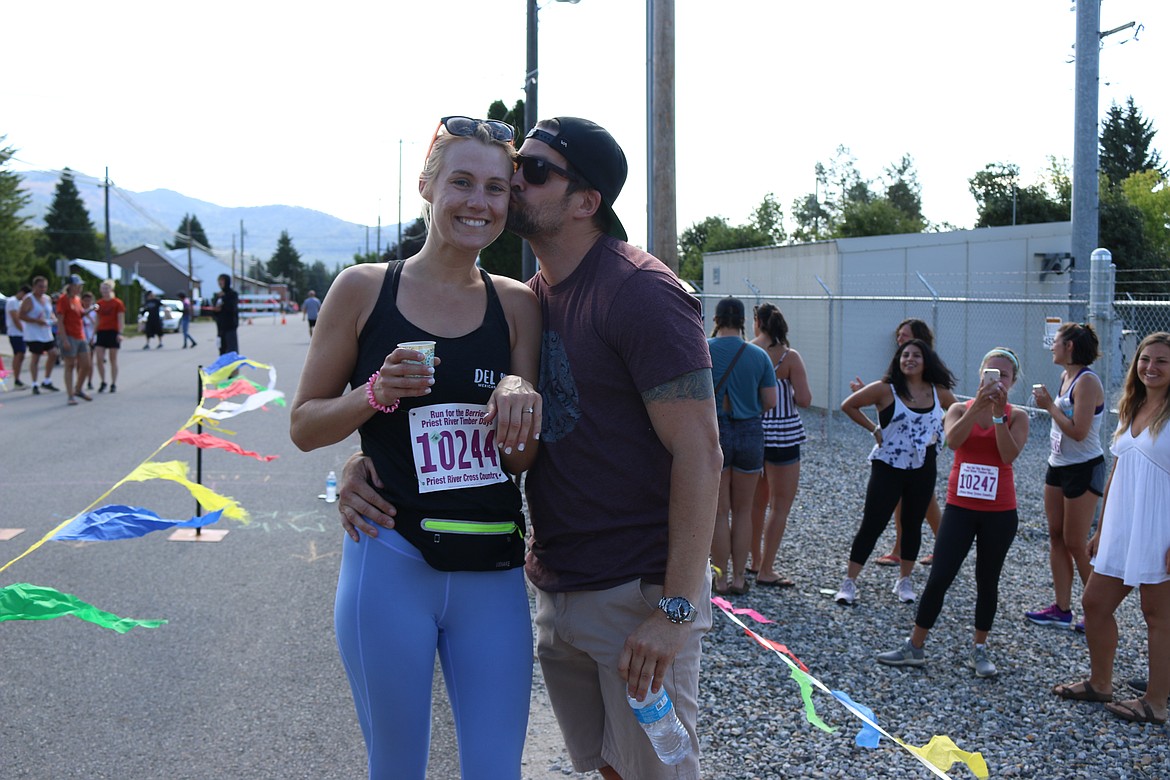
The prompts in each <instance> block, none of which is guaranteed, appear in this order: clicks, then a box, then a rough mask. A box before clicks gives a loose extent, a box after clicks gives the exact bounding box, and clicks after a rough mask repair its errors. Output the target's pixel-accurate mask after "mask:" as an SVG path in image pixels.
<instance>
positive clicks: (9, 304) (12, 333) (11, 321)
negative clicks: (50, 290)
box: [4, 284, 32, 387]
mask: <svg viewBox="0 0 1170 780" xmlns="http://www.w3.org/2000/svg"><path fill="white" fill-rule="evenodd" d="M31 292H32V287H29V286H28V285H27V284H22V285H21V286H20V289H19V290H17V291H16V295H13V296H11V297H10V298H8V300H6V301H4V317H5V318H6V319H7V320H8V343H9V345H10V346H11V347H12V379H13V385H14V386H15V387H24V382H21V381H20V369H21V367H22V366H23V365H24V353H25V352H26V351H27V350H28V348H27V347H26V346H25V343H24V321H23V320H21V318H20V305H21V304H22V303H24V299H25V298H26V297H27V296H28V294H29V293H31Z"/></svg>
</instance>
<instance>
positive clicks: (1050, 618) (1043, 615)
mask: <svg viewBox="0 0 1170 780" xmlns="http://www.w3.org/2000/svg"><path fill="white" fill-rule="evenodd" d="M1024 617H1026V618H1027V619H1028V620H1030V621H1032V622H1033V623H1035V624H1036V625H1038V626H1056V627H1057V628H1072V612H1071V611H1065V610H1063V609H1061V608H1060V607H1058V606H1056V604H1051V605H1049V606H1047V607H1045V608H1044V609H1040V610H1037V611H1035V612H1025V613H1024Z"/></svg>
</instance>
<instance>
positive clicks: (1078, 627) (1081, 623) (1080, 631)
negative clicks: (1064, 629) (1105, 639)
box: [1073, 620, 1085, 634]
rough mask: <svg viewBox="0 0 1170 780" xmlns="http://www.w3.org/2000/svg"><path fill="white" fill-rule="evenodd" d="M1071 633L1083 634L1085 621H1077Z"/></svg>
mask: <svg viewBox="0 0 1170 780" xmlns="http://www.w3.org/2000/svg"><path fill="white" fill-rule="evenodd" d="M1073 631H1076V632H1077V633H1078V634H1083V633H1085V621H1083V620H1078V621H1077V624H1076V625H1075V626H1073Z"/></svg>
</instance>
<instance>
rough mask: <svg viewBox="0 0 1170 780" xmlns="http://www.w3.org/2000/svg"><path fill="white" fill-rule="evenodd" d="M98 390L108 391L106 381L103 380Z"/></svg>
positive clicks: (100, 391)
mask: <svg viewBox="0 0 1170 780" xmlns="http://www.w3.org/2000/svg"><path fill="white" fill-rule="evenodd" d="M98 392H99V393H104V392H106V383H105V382H102V384H101V386H100V387H98Z"/></svg>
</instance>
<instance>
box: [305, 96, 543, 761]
mask: <svg viewBox="0 0 1170 780" xmlns="http://www.w3.org/2000/svg"><path fill="white" fill-rule="evenodd" d="M513 139H514V131H513V129H512V128H511V127H510V126H509V125H507V124H505V123H503V122H498V121H495V120H484V119H471V118H468V117H444V118H443V119H442V120H440V122H439V126H438V127H437V128H436V130H435V136H434V138H433V139H432V141H431V147H430V149H429V150H428V152H427V158H426V162H425V163H424V165H423V170H422V173H421V174H420V175H419V192H420V194H421V195H422V197H423V199H424V200H425V201H426V203H427V206H426V207H425V212H424V217H425V218H426V219H427V222H428V227H429V230H428V232H427V238H426V242H425V244H424V245H423V248H422V250H421V251H420V252H419V253H418V254H417V255H415V256H414V257H411V258H410V259H409V260H406V261H404V262H393V263H362V264H359V265H354V266H350V267H349V268H346V269H345V270H344V271H342V272H341V274H340V275H338V277H337V279H336V281H334V283H333V286H332V288H331V289H330V291H329V296H328V298H327V299H326V300H325V303H324V304H323V305H322V307H321V311H320V315H319V318H318V320H317V325H316V328H315V332H314V334H313V339H312V342H311V343H310V345H309V352H308V356H307V357H306V359H305V366H304V370H303V371H302V373H301V381H300V385H299V386H298V387H297V393H296V398H295V399H294V401H293V406H292V414H291V418H292V424H291V433H292V439H293V441H294V442H295V443H296V444H297V446H298V447H300V448H301V449H303V450H311V449H316V448H318V447H324V446H328V445H330V444H334V443H336V442H339V441H341V440H343V439H345V438H346V437H348V436H349V435H350V434H352V433H353V432H354V431H355V430H357V431H358V432H360V434H361V444H362V451H363V452H365V453H366V455H368V456H369V458H370V460H371V462H372V464H373V467H374V471H375V473H376V475H377V477H380V478H381V479H380V480H378V483H377V487H378V488H379V492H380V493H382V495H383V497H384V498H386V499H387V500H388V501H390V502H391V503H392V504H393V505H394V506H395V507H397V514H396V515H395V518H394V527H393V528H392V529H389V528H385V529H382V530H381V532H380V533H377V535H376V536H375V535H373V534H371V535H370V536H369V537H368V538H361V537H360V535H358V534H357V532H356V531H355V532H353V534H352V538H353V543H346V544H343V545H342V547H343V551H342V560H341V572H340V575H339V577H338V583H337V596H336V601H335V605H334V624H335V627H336V631H337V643H338V647H339V649H340V651H341V658H342V661H343V663H344V665H345V670H346V674H347V675H348V677H349V682H350V687H351V689H352V691H353V697H354V703H355V705H356V708H357V714H358V721H359V722H360V724H361V727H362V734H363V736H364V737H365V741H366V750H367V754H368V758H369V776H370V777H371V778H375V777H377V778H390V777H393V778H410V779H411V780H423V778H424V776H425V774H426V767H427V758H428V754H429V748H430V745H429V741H430V721H431V687H432V677H433V675H434V663H435V655H436V653H437V654H438V656H439V659H440V661H441V662H442V666H443V674H444V677H445V679H446V682H447V690H448V691H449V692H450V697H451V709H452V712H453V714H454V717H455V722H456V731H457V734H458V738H459V752H460V758H461V762H460V764H461V768H462V775H463V777H464V778H465V779H466V778H485V779H486V778H491V779H492V780H496V778H509V779H510V780H519V778H520V763H521V757H522V754H523V747H524V737H525V733H526V731H527V723H528V708H529V698H530V691H531V681H532V657H533V655H532V627H531V620H530V617H529V610H528V595H527V592H526V590H525V584H524V572H523V563H524V516H523V513H522V511H521V499H520V492H519V490H518V488H517V487H516V485H515V483H514V481H513V480H512V479H510V478H509V475H512V474H517V473H519V472H521V471H523V470H524V469H526V468H528V466H529V465H531V463H532V460H533V458H534V457H535V454H536V441H537V438H538V437H539V433H540V420H541V402H540V396H539V395H537V394H536V393H534V392H527V393H526V392H523V390H521V392H516V393H512V394H509V395H505V396H500V395H498V394H495V393H494V392H493V391H494V389H495V387H496V384H497V378H501V377H508V378H509V379H511V378H515V379H516V386H517V387H520V386H521V385H522V384H523V383H522V382H520V380H521V379H523V380H527V382H528V383H530V384H535V383H536V380H537V367H538V362H539V357H540V338H541V322H540V306H539V304H538V303H537V300H536V296H535V295H534V294H533V293H532V291H531V290H529V289H528V287H527V286H526V285H524V284H521V283H520V282H518V281H515V280H513V279H508V278H506V277H500V276H493V275H491V274H488V273H486V272H484V271H482V270H481V269H480V268H478V267H477V266H476V258H477V256H478V254H479V251H480V250H481V249H483V248H484V247H486V246H487V245H489V244H490V243H491V242H492V241H494V240H495V239H496V238H497V237H498V236H499V235H500V233H501V232H502V231H503V229H504V223H505V220H506V218H507V214H508V201H509V196H510V193H511V179H512V176H513V174H514V172H515V165H514V159H515V148H514V147H513ZM408 342H416V344H415V345H414V346H413V347H408V346H407V345H406V344H407V343H408ZM417 342H434V345H435V354H436V356H435V357H434V358H433V363H432V365H426V363H424V360H426V359H427V357H428V356H427V355H426V354H424V352H423V351H421V349H420V346H421V345H419V344H418V343H417ZM428 349H429V345H428ZM485 376H489V377H491V379H490V380H485V379H484V377H485Z"/></svg>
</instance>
